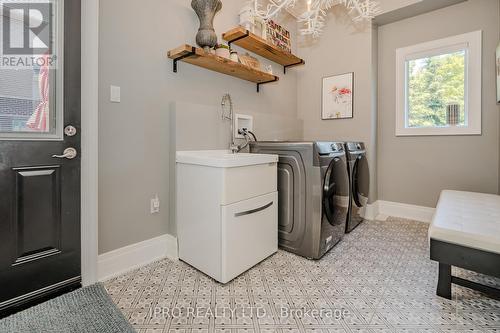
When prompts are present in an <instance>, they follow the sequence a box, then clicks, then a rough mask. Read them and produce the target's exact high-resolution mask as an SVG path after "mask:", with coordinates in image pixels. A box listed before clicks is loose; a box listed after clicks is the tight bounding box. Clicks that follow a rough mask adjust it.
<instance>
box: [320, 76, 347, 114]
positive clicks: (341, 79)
mask: <svg viewBox="0 0 500 333" xmlns="http://www.w3.org/2000/svg"><path fill="white" fill-rule="evenodd" d="M321 98H322V103H321V119H322V120H335V119H351V118H354V72H349V73H344V74H338V75H332V76H327V77H323V81H322V96H321Z"/></svg>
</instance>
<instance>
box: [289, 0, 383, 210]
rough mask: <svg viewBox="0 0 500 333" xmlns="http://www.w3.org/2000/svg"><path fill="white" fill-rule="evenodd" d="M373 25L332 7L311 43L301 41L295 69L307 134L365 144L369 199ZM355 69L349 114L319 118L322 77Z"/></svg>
mask: <svg viewBox="0 0 500 333" xmlns="http://www.w3.org/2000/svg"><path fill="white" fill-rule="evenodd" d="M374 37H375V35H374V34H373V28H372V26H371V25H370V24H362V25H355V24H353V23H352V20H351V17H350V16H349V14H348V13H347V11H346V10H345V9H344V8H343V7H340V6H339V7H336V8H334V10H332V12H331V14H330V15H329V17H328V20H327V22H326V27H325V30H324V33H323V35H322V36H321V38H320V39H319V40H318V41H317V42H316V43H309V42H308V41H303V42H302V43H301V48H299V52H300V55H301V56H302V57H303V58H305V59H306V66H305V67H303V68H301V69H299V70H298V73H299V76H298V91H297V106H298V114H299V118H301V119H302V120H303V121H304V138H305V139H306V140H338V141H352V140H357V141H363V142H365V143H366V144H367V149H368V158H369V162H370V171H371V180H372V182H371V191H370V192H371V194H370V200H371V201H374V200H376V199H377V189H376V161H377V160H376V140H375V138H376V123H377V121H376V109H375V107H376V103H375V102H374V101H375V99H374V97H375V96H374V94H375V91H374V89H373V87H374V77H375V75H374V73H375V68H374V67H373V66H372V63H373V61H374V60H373V49H374V48H375V45H374V43H376V40H374ZM347 72H354V73H355V74H354V118H353V119H339V120H321V91H322V88H321V86H322V78H323V77H325V76H330V75H335V74H342V73H347Z"/></svg>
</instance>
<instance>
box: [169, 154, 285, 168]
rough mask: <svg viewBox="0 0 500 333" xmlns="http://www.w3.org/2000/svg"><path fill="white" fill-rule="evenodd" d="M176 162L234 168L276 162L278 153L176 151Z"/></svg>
mask: <svg viewBox="0 0 500 333" xmlns="http://www.w3.org/2000/svg"><path fill="white" fill-rule="evenodd" d="M176 161H177V163H183V164H194V165H204V166H209V167H215V168H236V167H243V166H249V165H258V164H266V163H276V162H278V155H266V154H247V153H238V154H232V153H231V152H230V151H227V150H200V151H178V152H177V156H176Z"/></svg>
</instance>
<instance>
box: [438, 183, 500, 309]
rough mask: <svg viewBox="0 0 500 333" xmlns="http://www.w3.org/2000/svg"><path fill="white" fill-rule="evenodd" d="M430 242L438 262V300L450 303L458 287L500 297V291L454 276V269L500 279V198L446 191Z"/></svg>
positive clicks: (440, 200)
mask: <svg viewBox="0 0 500 333" xmlns="http://www.w3.org/2000/svg"><path fill="white" fill-rule="evenodd" d="M429 238H430V250H431V251H430V252H431V259H432V260H435V261H437V262H439V281H438V286H437V294H438V295H439V296H441V297H445V298H448V299H451V285H452V284H456V285H460V286H463V287H466V288H470V289H474V290H477V291H480V292H483V293H486V294H489V295H493V296H496V297H500V290H499V289H496V288H493V287H491V286H485V285H482V284H479V283H476V282H473V281H469V280H465V279H462V278H459V277H456V276H452V274H451V267H452V266H455V267H461V268H464V269H466V270H470V271H474V272H477V273H481V274H485V275H490V276H494V277H498V278H500V196H498V195H492V194H481V193H472V192H459V191H443V192H442V193H441V196H440V198H439V203H438V205H437V208H436V213H435V214H434V218H433V221H432V224H431V227H430V229H429Z"/></svg>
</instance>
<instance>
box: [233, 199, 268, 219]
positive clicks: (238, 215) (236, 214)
mask: <svg viewBox="0 0 500 333" xmlns="http://www.w3.org/2000/svg"><path fill="white" fill-rule="evenodd" d="M273 204H274V201H271V202H270V203H268V204H267V205H265V206H262V207H259V208H255V209H252V210H247V211H246V212H241V213H235V214H234V217H241V216H245V215H251V214H255V213H258V212H261V211H263V210H265V209H267V208H269V207H271V206H272V205H273Z"/></svg>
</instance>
